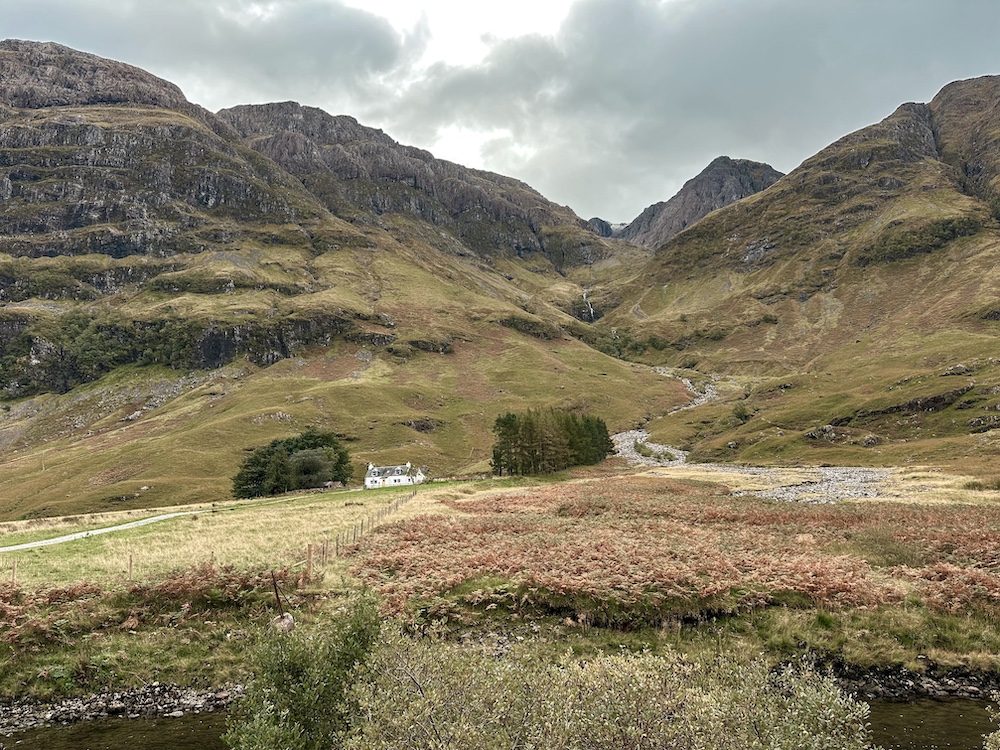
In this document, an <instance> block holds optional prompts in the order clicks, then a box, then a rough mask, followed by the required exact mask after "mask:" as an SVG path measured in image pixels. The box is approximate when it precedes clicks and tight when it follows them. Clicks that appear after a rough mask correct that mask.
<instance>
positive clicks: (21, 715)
mask: <svg viewBox="0 0 1000 750" xmlns="http://www.w3.org/2000/svg"><path fill="white" fill-rule="evenodd" d="M832 671H833V674H834V677H835V679H836V681H837V683H838V684H839V685H840V687H841V689H842V690H843V691H844V692H846V693H848V694H850V695H852V696H853V697H855V698H858V699H860V700H867V701H871V700H879V701H900V702H909V701H916V700H920V699H925V698H938V699H940V698H965V699H973V700H988V699H990V697H991V695H992V694H993V693H994V692H1000V674H997V673H990V672H982V671H976V670H970V669H966V668H953V669H947V670H945V669H941V668H939V667H938V666H937V665H935V664H933V663H928V664H927V668H926V670H925V671H924V672H922V673H921V672H914V671H911V670H908V669H905V668H903V667H876V668H862V667H859V666H856V665H851V664H843V663H840V664H835V665H834V666H833V668H832ZM242 692H243V688H242V686H240V685H227V686H224V687H221V688H216V689H209V690H199V689H196V688H191V687H181V686H177V685H162V684H159V683H153V684H151V685H146V686H144V687H140V688H135V689H132V690H120V691H102V692H99V693H94V694H92V695H89V696H82V697H77V698H67V699H65V700H62V701H59V702H58V703H51V704H50V703H16V704H10V705H0V737H3V736H10V735H13V734H15V733H17V732H21V731H25V730H29V729H36V728H39V727H45V726H51V725H54V724H74V723H77V722H81V721H94V720H99V719H107V718H113V717H118V718H128V719H150V718H159V717H169V718H175V717H181V716H184V715H187V714H198V713H210V712H215V711H220V710H225V709H228V708H229V707H230V705H232V703H233V701H234V700H236V699H237V698H239V696H240V695H242Z"/></svg>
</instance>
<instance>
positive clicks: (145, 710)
mask: <svg viewBox="0 0 1000 750" xmlns="http://www.w3.org/2000/svg"><path fill="white" fill-rule="evenodd" d="M241 693H242V688H241V687H239V686H229V687H225V688H219V689H215V690H197V689H195V688H188V687H178V686H176V685H162V684H160V683H158V682H154V683H152V684H150V685H146V686H144V687H141V688H135V689H133V690H122V691H104V692H100V693H95V694H93V695H89V696H85V697H82V698H67V699H66V700H63V701H60V702H59V703H52V704H47V703H27V702H25V703H15V704H11V705H0V736H2V735H9V734H12V733H13V732H18V731H23V730H25V729H33V728H35V727H42V726H49V725H51V724H73V723H75V722H78V721H91V720H94V719H106V718H108V717H121V718H129V719H140V718H153V717H161V716H166V717H180V716H184V715H185V714H189V713H205V712H210V711H218V710H220V709H224V708H228V707H229V705H230V704H231V703H232V701H233V700H234V699H235V698H237V697H238V696H239V695H240V694H241Z"/></svg>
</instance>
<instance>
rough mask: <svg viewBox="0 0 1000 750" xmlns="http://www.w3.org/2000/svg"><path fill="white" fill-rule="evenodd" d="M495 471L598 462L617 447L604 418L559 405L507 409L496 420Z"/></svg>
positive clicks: (531, 471)
mask: <svg viewBox="0 0 1000 750" xmlns="http://www.w3.org/2000/svg"><path fill="white" fill-rule="evenodd" d="M493 434H494V435H496V443H494V445H493V460H492V462H491V465H492V468H493V473H494V474H497V475H499V476H503V475H504V474H505V473H506V474H509V475H514V474H545V473H551V472H555V471H561V470H562V469H565V468H568V467H570V466H581V465H586V464H596V463H600V462H601V461H603V460H604V458H605V456H607V455H608V453H610V452H611V451H613V450H614V444H613V443H612V442H611V437H610V436H609V435H608V428H607V425H605V424H604V420H603V419H599V418H598V417H593V416H591V415H589V414H584V415H582V416H579V415H577V414H574V413H572V412H568V411H565V410H560V409H548V410H547V411H542V410H534V409H529V410H528V411H527V412H524V413H522V414H512V413H510V412H508V413H507V414H504V415H502V416H499V417H497V419H496V422H494V424H493Z"/></svg>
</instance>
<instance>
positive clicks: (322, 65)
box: [0, 0, 1000, 222]
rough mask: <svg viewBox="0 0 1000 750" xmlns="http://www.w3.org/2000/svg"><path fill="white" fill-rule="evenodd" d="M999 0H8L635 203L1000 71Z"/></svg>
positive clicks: (18, 33) (582, 206)
mask: <svg viewBox="0 0 1000 750" xmlns="http://www.w3.org/2000/svg"><path fill="white" fill-rule="evenodd" d="M998 29H1000V1H998V0H0V38H8V37H12V38H19V39H32V40H37V41H54V42H59V43H61V44H65V45H68V46H70V47H75V48H77V49H81V50H85V51H87V52H93V53H95V54H98V55H101V56H104V57H110V58H114V59H117V60H122V61H124V62H128V63H131V64H133V65H137V66H139V67H141V68H144V69H146V70H148V71H150V72H152V73H154V74H156V75H159V76H161V77H163V78H166V79H168V80H171V81H173V82H174V83H176V84H178V85H179V86H180V87H181V88H182V89H183V90H184V93H185V94H186V95H187V97H188V99H190V100H191V101H194V102H197V103H198V104H201V105H203V106H205V107H207V108H209V109H211V110H213V111H215V110H218V109H221V108H223V107H229V106H233V105H236V104H248V103H259V102H269V101H284V100H288V99H293V100H295V101H298V102H301V103H303V104H308V105H312V106H316V107H321V108H322V109H325V110H326V111H328V112H330V113H332V114H349V115H353V116H354V117H356V118H357V119H358V120H359V121H361V122H362V123H363V124H366V125H371V126H374V127H379V128H382V129H383V130H385V131H386V132H387V133H388V134H389V135H390V136H392V137H393V138H395V139H396V140H397V141H400V142H401V143H406V144H410V145H415V146H420V147H422V148H426V149H428V150H430V151H432V152H433V153H434V154H435V155H436V156H439V157H441V158H445V159H451V160H453V161H457V162H460V163H462V164H465V165H467V166H473V167H479V168H483V169H489V170H492V171H495V172H500V173H502V174H506V175H510V176H513V177H517V178H519V179H521V180H524V181H525V182H527V183H528V184H530V185H532V186H533V187H535V188H537V189H538V190H540V191H541V192H542V193H543V194H544V195H545V196H546V197H548V198H550V199H551V200H554V201H556V202H558V203H563V204H568V205H569V206H571V207H572V208H573V209H574V210H575V211H576V212H577V213H578V214H580V215H581V216H583V217H584V218H590V217H592V216H600V217H603V218H605V219H608V220H609V221H613V222H623V221H630V220H631V219H633V218H634V217H635V216H636V215H638V214H639V212H640V211H641V210H642V209H643V208H645V207H646V206H648V205H650V204H651V203H655V202H657V201H660V200H666V199H667V198H669V197H670V196H672V195H673V194H674V193H675V192H676V191H677V190H678V189H679V188H680V187H681V185H682V184H683V183H684V181H685V180H687V179H689V178H690V177H693V176H694V175H695V174H697V173H698V172H699V171H701V170H702V169H703V168H704V167H705V166H706V165H707V164H708V163H709V162H710V161H711V160H712V159H713V158H715V157H716V156H719V155H722V154H725V155H728V156H731V157H733V158H744V159H755V160H757V161H764V162H767V163H769V164H771V165H772V166H773V167H775V168H776V169H780V170H781V171H783V172H788V171H790V170H792V169H794V168H795V167H796V166H797V165H798V164H799V163H800V162H802V160H804V159H806V158H807V157H809V156H811V155H812V154H814V153H815V152H817V151H818V150H820V149H821V148H823V147H824V146H826V145H828V144H829V143H831V142H833V141H834V140H836V139H837V138H839V137H840V136H842V135H845V134H846V133H848V132H851V131H853V130H856V129H858V128H861V127H864V126H865V125H869V124H871V123H873V122H877V121H879V120H881V119H882V118H883V117H885V116H887V115H889V114H890V113H891V112H892V111H893V110H894V109H895V108H896V107H897V106H898V105H899V104H901V103H903V102H907V101H919V102H926V101H929V100H930V99H931V98H932V97H933V96H934V94H935V93H937V91H938V90H939V89H940V88H941V87H942V86H944V85H945V84H947V83H949V82H951V81H954V80H958V79H962V78H971V77H975V76H980V75H992V74H1000V44H998V43H997V30H998Z"/></svg>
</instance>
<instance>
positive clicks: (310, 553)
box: [306, 544, 313, 581]
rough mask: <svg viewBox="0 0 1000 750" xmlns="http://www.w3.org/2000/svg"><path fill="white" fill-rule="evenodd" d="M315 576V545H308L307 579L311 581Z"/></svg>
mask: <svg viewBox="0 0 1000 750" xmlns="http://www.w3.org/2000/svg"><path fill="white" fill-rule="evenodd" d="M312 577H313V546H312V545H311V544H307V545H306V580H309V581H311V580H312Z"/></svg>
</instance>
